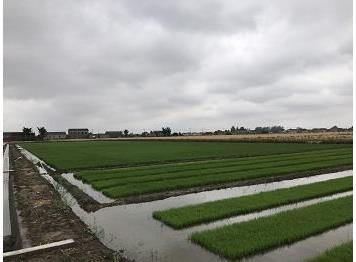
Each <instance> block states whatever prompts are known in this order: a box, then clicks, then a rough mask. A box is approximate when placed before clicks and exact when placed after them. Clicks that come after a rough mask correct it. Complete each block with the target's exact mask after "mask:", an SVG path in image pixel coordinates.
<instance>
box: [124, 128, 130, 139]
mask: <svg viewBox="0 0 356 262" xmlns="http://www.w3.org/2000/svg"><path fill="white" fill-rule="evenodd" d="M124 135H125V136H126V137H127V136H128V135H129V130H127V129H125V130H124Z"/></svg>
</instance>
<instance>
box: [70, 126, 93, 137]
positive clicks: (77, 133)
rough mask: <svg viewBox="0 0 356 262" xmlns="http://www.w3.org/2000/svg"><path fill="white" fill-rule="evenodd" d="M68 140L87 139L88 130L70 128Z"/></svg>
mask: <svg viewBox="0 0 356 262" xmlns="http://www.w3.org/2000/svg"><path fill="white" fill-rule="evenodd" d="M68 138H89V129H88V128H70V129H68Z"/></svg>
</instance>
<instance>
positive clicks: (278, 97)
mask: <svg viewBox="0 0 356 262" xmlns="http://www.w3.org/2000/svg"><path fill="white" fill-rule="evenodd" d="M236 124H238V125H239V126H245V127H250V128H254V127H256V126H261V125H274V124H280V125H283V126H285V127H297V126H304V127H322V126H325V127H330V126H332V125H334V124H336V125H338V126H345V127H346V126H351V125H352V0H289V1H285V0H274V1H261V0H255V1H253V0H245V1H235V0H228V1H221V0H202V1H198V0H196V1H191V0H184V1H156V0H149V1H147V0H145V1H143V0H142V1H135V0H127V1H126V0H122V1H117V0H112V1H110V0H96V1H89V0H85V1H84V0H83V1H63V0H58V1H54V0H46V1H44V0H43V1H40V0H32V1H22V0H5V1H4V129H5V130H6V131H12V130H20V129H21V128H22V127H23V126H30V127H33V128H35V127H36V126H45V127H47V130H50V131H57V130H58V131H60V130H66V129H67V128H69V127H88V128H89V129H92V130H93V131H94V132H96V131H104V130H122V129H125V128H127V129H129V130H131V131H135V132H142V131H143V130H151V129H160V128H161V127H162V126H170V127H171V128H172V129H173V130H174V131H184V130H189V129H191V130H196V131H201V130H209V129H213V130H215V129H222V128H224V129H225V128H230V127H231V125H236Z"/></svg>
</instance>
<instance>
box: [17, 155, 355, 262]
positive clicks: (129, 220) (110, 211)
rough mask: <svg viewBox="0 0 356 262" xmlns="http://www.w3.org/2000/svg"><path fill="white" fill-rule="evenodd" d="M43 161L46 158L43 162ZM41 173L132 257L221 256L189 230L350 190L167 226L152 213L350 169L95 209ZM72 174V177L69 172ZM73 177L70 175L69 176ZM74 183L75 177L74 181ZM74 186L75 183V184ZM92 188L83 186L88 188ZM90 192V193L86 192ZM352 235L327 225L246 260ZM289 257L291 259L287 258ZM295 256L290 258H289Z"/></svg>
mask: <svg viewBox="0 0 356 262" xmlns="http://www.w3.org/2000/svg"><path fill="white" fill-rule="evenodd" d="M21 151H22V152H23V153H24V155H25V156H26V157H27V158H28V159H29V160H31V161H33V162H34V163H37V162H38V161H40V160H39V159H38V158H37V157H35V156H33V155H32V154H31V153H29V152H28V151H27V152H26V150H23V149H21ZM43 164H44V163H43ZM36 166H37V167H38V169H39V172H40V173H41V174H42V176H43V177H44V178H46V179H47V180H48V181H49V182H50V183H52V184H53V185H54V187H55V188H56V189H57V190H58V192H59V193H60V194H61V196H62V198H63V199H64V200H65V201H67V202H68V203H70V205H71V208H72V210H73V211H74V212H75V214H76V215H77V216H78V217H80V219H81V220H82V221H83V222H84V223H86V224H87V225H88V227H89V228H90V229H91V230H92V231H93V232H94V233H95V234H96V235H97V236H98V238H99V239H100V240H101V241H102V242H103V243H104V244H105V245H106V246H107V247H109V248H111V249H113V250H116V251H123V254H124V255H125V256H127V257H128V258H130V259H135V260H136V261H172V262H174V261H185V262H189V261H225V260H224V259H222V258H220V257H219V256H217V255H214V254H213V253H211V252H209V251H207V250H205V249H203V248H201V247H199V246H198V245H195V244H193V243H192V242H190V240H189V236H190V235H191V234H192V233H193V232H197V231H201V230H204V229H210V228H216V227H218V226H222V225H227V224H231V223H236V222H241V221H247V220H250V219H254V218H257V217H263V216H269V215H272V214H275V213H279V212H282V211H285V210H290V209H294V208H299V207H303V206H308V205H312V204H315V203H318V202H323V201H327V200H331V199H336V198H339V197H343V196H347V195H352V191H349V192H344V193H339V194H335V195H332V196H327V197H322V198H318V199H313V200H308V201H303V202H299V203H296V204H290V205H285V206H282V207H277V208H272V209H268V210H264V211H261V212H255V213H250V214H247V215H240V216H236V217H233V218H229V219H222V220H219V221H215V222H212V223H209V224H203V225H199V226H193V227H190V228H187V229H184V230H174V229H171V228H169V227H167V226H165V225H164V224H162V223H161V222H159V221H157V220H155V219H153V218H152V212H154V211H157V210H164V209H168V208H173V207H180V206H185V205H189V204H197V203H203V202H207V201H214V200H220V199H225V198H230V197H237V196H245V195H251V194H255V193H259V192H266V191H271V190H275V189H280V188H288V187H293V186H298V185H305V184H310V183H314V182H321V181H326V180H329V179H333V178H341V177H346V176H352V173H353V171H352V170H349V171H343V172H337V173H331V174H324V175H317V176H312V177H305V178H297V179H292V180H285V181H279V182H273V183H266V184H258V185H251V186H244V187H235V188H229V189H220V190H212V191H208V192H200V193H194V194H187V195H182V196H177V197H170V198H167V199H163V200H157V201H152V202H146V203H139V204H129V205H120V206H112V207H106V208H102V209H100V210H98V211H96V212H92V213H87V212H86V211H84V210H83V209H82V208H81V207H80V206H79V204H78V203H77V201H76V200H75V199H74V198H73V197H72V196H71V195H70V194H69V193H68V192H67V191H66V189H64V188H63V187H62V186H61V185H59V184H58V183H57V182H56V181H55V180H54V179H53V178H52V177H51V176H50V175H48V174H47V173H46V170H45V169H44V168H41V167H39V166H38V165H36ZM69 177H71V178H72V179H75V178H74V177H73V176H69ZM72 179H68V181H71V180H72ZM76 183H77V182H76ZM77 185H78V184H77ZM88 190H89V191H90V190H93V189H90V188H88V187H87V188H86V191H87V192H88ZM89 194H90V195H92V194H93V192H92V193H89ZM351 239H352V224H348V225H346V226H343V227H339V228H337V229H335V230H330V231H328V232H325V233H323V234H320V235H318V236H314V237H311V238H308V239H306V240H302V241H299V242H297V243H295V244H293V245H290V246H288V247H282V248H279V249H276V250H273V251H271V252H269V253H266V254H264V255H258V256H254V257H251V258H249V259H247V260H248V261H286V258H287V257H288V259H287V260H288V261H292V260H293V259H295V261H301V260H303V259H305V258H310V257H313V256H316V255H318V254H320V253H321V252H322V251H325V250H326V249H328V248H330V247H332V246H335V245H337V244H338V243H341V242H344V241H348V240H351ZM291 259H292V260H291ZM293 261H294V260H293Z"/></svg>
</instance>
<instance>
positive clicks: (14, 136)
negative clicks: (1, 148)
mask: <svg viewBox="0 0 356 262" xmlns="http://www.w3.org/2000/svg"><path fill="white" fill-rule="evenodd" d="M23 138H24V137H23V133H22V132H4V133H3V139H4V141H5V142H10V141H21V140H24V139H23Z"/></svg>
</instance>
